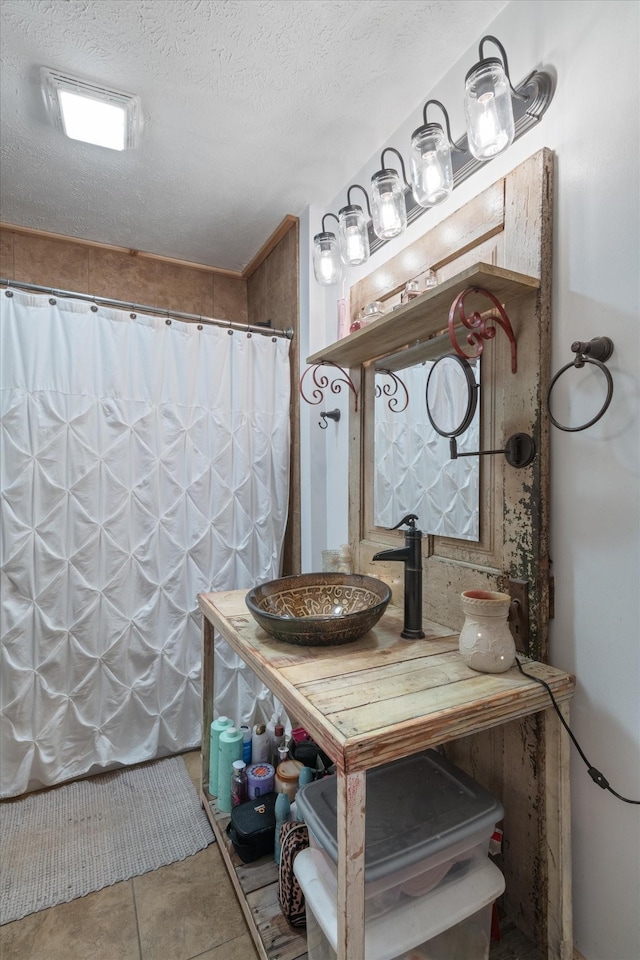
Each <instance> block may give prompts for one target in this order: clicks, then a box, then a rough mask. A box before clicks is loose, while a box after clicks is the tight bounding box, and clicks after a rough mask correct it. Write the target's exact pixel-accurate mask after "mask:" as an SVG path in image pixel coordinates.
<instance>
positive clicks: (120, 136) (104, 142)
mask: <svg viewBox="0 0 640 960" xmlns="http://www.w3.org/2000/svg"><path fill="white" fill-rule="evenodd" d="M41 74H42V90H43V93H44V98H45V103H46V105H47V109H48V111H49V114H50V116H51V118H52V120H53V123H54V125H55V126H56V127H57V128H58V129H59V130H61V131H62V132H63V133H64V134H66V136H67V137H70V138H71V139H72V140H82V141H84V142H85V143H93V144H96V145H97V146H100V147H108V148H109V149H111V150H125V149H128V148H131V147H134V146H135V145H136V142H137V137H138V133H139V130H140V125H141V108H140V100H139V98H138V97H133V96H131V95H130V94H128V93H123V92H122V91H120V90H113V89H107V88H106V87H100V86H98V85H97V84H94V83H91V82H90V81H87V80H81V79H80V78H79V77H72V76H69V75H67V74H62V73H57V72H56V71H55V70H49V69H47V68H45V67H43V68H42V70H41Z"/></svg>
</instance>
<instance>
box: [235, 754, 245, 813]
mask: <svg viewBox="0 0 640 960" xmlns="http://www.w3.org/2000/svg"><path fill="white" fill-rule="evenodd" d="M246 799H247V770H246V764H245V762H244V760H234V761H233V772H232V773H231V806H232V807H237V806H238V804H240V803H244V802H245V800H246Z"/></svg>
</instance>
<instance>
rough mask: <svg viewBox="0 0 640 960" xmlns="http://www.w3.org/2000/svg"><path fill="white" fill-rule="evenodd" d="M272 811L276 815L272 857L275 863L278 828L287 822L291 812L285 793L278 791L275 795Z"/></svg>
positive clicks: (278, 856) (277, 849)
mask: <svg viewBox="0 0 640 960" xmlns="http://www.w3.org/2000/svg"><path fill="white" fill-rule="evenodd" d="M274 812H275V815H276V833H275V837H274V844H273V859H274V860H275V862H276V863H280V828H281V826H282V824H283V823H286V822H287V820H288V819H289V816H290V814H291V803H290V801H289V797H288V796H287V794H286V793H279V794H278V796H277V797H276V804H275V808H274Z"/></svg>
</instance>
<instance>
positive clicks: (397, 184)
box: [371, 170, 407, 240]
mask: <svg viewBox="0 0 640 960" xmlns="http://www.w3.org/2000/svg"><path fill="white" fill-rule="evenodd" d="M371 213H372V217H373V229H374V230H375V233H376V236H378V237H380V239H381V240H390V239H391V237H397V236H398V235H399V234H401V233H403V232H404V231H405V230H406V229H407V205H406V203H405V200H404V190H403V187H402V181H401V180H400V177H399V176H398V173H397V171H396V170H380V171H379V172H378V173H375V174H374V175H373V177H372V178H371Z"/></svg>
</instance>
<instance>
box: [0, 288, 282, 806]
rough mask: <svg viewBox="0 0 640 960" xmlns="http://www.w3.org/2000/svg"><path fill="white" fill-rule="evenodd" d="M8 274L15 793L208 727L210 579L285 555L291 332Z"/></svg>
mask: <svg viewBox="0 0 640 960" xmlns="http://www.w3.org/2000/svg"><path fill="white" fill-rule="evenodd" d="M8 292H9V294H11V295H9V296H7V292H3V293H2V294H0V304H1V307H0V309H1V314H0V335H1V344H0V346H1V381H0V387H1V410H0V413H1V415H2V438H1V439H2V448H1V455H2V465H1V500H2V528H1V542H0V561H1V589H2V616H1V621H0V631H1V635H2V648H1V658H2V659H1V664H0V666H1V673H2V677H1V686H0V721H1V726H2V729H1V731H0V735H1V742H0V750H1V757H0V761H1V763H0V766H1V791H0V795H1V796H2V797H7V796H15V795H17V794H20V793H22V792H24V791H25V790H27V789H33V788H34V787H37V786H40V785H48V784H52V783H56V782H60V781H62V780H66V779H69V778H72V777H76V776H80V775H82V774H86V773H87V772H90V771H91V772H95V771H97V770H98V769H104V768H108V767H110V766H116V765H119V764H130V763H136V762H139V761H142V760H146V759H149V758H152V757H155V756H162V755H166V754H167V753H174V752H178V751H180V750H185V749H188V748H190V747H193V746H194V745H196V744H197V743H198V742H199V741H200V671H201V639H200V636H201V635H200V615H199V613H198V610H197V602H196V595H197V594H198V593H200V592H203V591H204V592H206V591H209V590H219V589H234V588H240V587H249V586H250V585H252V584H253V583H256V582H260V581H263V580H266V579H270V578H271V577H273V576H277V575H278V573H279V562H280V552H281V545H282V540H283V536H284V530H285V524H286V515H287V500H288V477H289V356H288V351H289V343H288V341H287V340H285V339H282V338H271V337H264V336H260V335H254V336H250V335H247V334H246V333H244V332H238V331H235V332H233V333H231V332H230V331H229V330H228V329H223V328H220V327H214V326H203V328H202V329H197V327H196V325H194V324H187V323H181V322H179V321H176V320H174V321H173V322H172V323H171V325H168V324H167V323H166V321H165V319H164V318H158V317H143V316H138V317H137V319H132V318H131V317H130V315H129V314H128V313H125V312H121V311H116V310H110V309H107V308H104V307H100V308H98V309H97V311H96V307H95V306H94V305H90V304H89V303H86V302H81V301H77V300H62V299H59V300H58V302H55V299H54V298H53V297H52V298H49V297H47V296H41V295H30V294H27V293H23V292H19V291H17V290H13V291H8ZM224 659H225V661H226V662H227V664H228V667H227V668H226V669H227V673H226V675H225V674H223V676H222V678H221V682H222V684H223V686H224V688H225V690H226V693H227V697H228V698H235V697H237V696H238V695H239V693H238V691H240V690H242V691H244V693H243V695H244V696H245V697H248V698H249V699H250V698H251V697H252V696H255V697H256V698H257V699H258V700H260V701H263V700H264V699H265V691H264V688H262V687H261V685H260V684H259V683H256V682H255V678H253V677H250V678H248V679H239V674H238V670H237V669H236V668H237V666H238V664H237V662H234V661H233V660H232V659H230V658H229V657H228V656H225V658H224ZM233 702H235V701H233ZM228 703H229V705H232V700H231V699H229V701H228ZM237 706H238V704H237V703H236V707H237ZM265 709H266V707H265Z"/></svg>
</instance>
